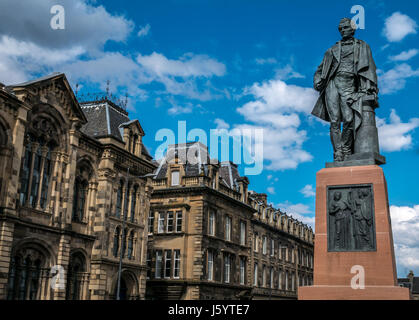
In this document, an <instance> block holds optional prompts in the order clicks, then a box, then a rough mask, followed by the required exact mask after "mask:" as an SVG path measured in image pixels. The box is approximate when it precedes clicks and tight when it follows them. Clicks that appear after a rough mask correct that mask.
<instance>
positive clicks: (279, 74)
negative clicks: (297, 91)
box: [275, 65, 305, 80]
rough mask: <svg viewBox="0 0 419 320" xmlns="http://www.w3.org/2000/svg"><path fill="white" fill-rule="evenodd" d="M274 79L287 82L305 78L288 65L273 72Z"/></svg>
mask: <svg viewBox="0 0 419 320" xmlns="http://www.w3.org/2000/svg"><path fill="white" fill-rule="evenodd" d="M275 78H277V79H281V80H288V79H292V78H299V79H302V78H305V76H304V75H302V74H301V73H299V72H297V71H295V70H294V69H293V68H292V67H291V66H290V65H286V66H285V67H283V68H279V69H276V70H275Z"/></svg>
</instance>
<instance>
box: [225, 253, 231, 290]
mask: <svg viewBox="0 0 419 320" xmlns="http://www.w3.org/2000/svg"><path fill="white" fill-rule="evenodd" d="M230 260H231V257H230V255H229V254H226V255H225V256H224V282H225V283H230V267H231V261H230Z"/></svg>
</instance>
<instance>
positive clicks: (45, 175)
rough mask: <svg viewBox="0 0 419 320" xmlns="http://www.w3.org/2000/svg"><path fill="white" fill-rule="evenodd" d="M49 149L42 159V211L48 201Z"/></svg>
mask: <svg viewBox="0 0 419 320" xmlns="http://www.w3.org/2000/svg"><path fill="white" fill-rule="evenodd" d="M51 169H52V168H51V149H50V148H48V151H47V154H46V156H45V159H44V168H43V171H42V189H41V199H40V203H39V204H40V206H41V208H42V209H45V207H46V205H47V199H48V186H49V181H50V177H51Z"/></svg>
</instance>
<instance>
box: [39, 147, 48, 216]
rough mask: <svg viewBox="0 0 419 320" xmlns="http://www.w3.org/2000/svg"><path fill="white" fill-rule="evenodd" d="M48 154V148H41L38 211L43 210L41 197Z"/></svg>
mask: <svg viewBox="0 0 419 320" xmlns="http://www.w3.org/2000/svg"><path fill="white" fill-rule="evenodd" d="M47 153H48V147H45V146H42V147H41V172H40V173H39V186H38V198H37V199H36V209H37V210H42V208H41V196H42V185H43V184H44V171H45V160H46V157H47Z"/></svg>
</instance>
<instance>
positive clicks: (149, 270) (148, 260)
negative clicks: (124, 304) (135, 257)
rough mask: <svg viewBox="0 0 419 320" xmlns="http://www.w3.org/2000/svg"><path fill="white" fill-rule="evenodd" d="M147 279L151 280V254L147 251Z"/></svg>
mask: <svg viewBox="0 0 419 320" xmlns="http://www.w3.org/2000/svg"><path fill="white" fill-rule="evenodd" d="M146 263H147V279H150V278H151V252H150V251H147V261H146Z"/></svg>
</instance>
